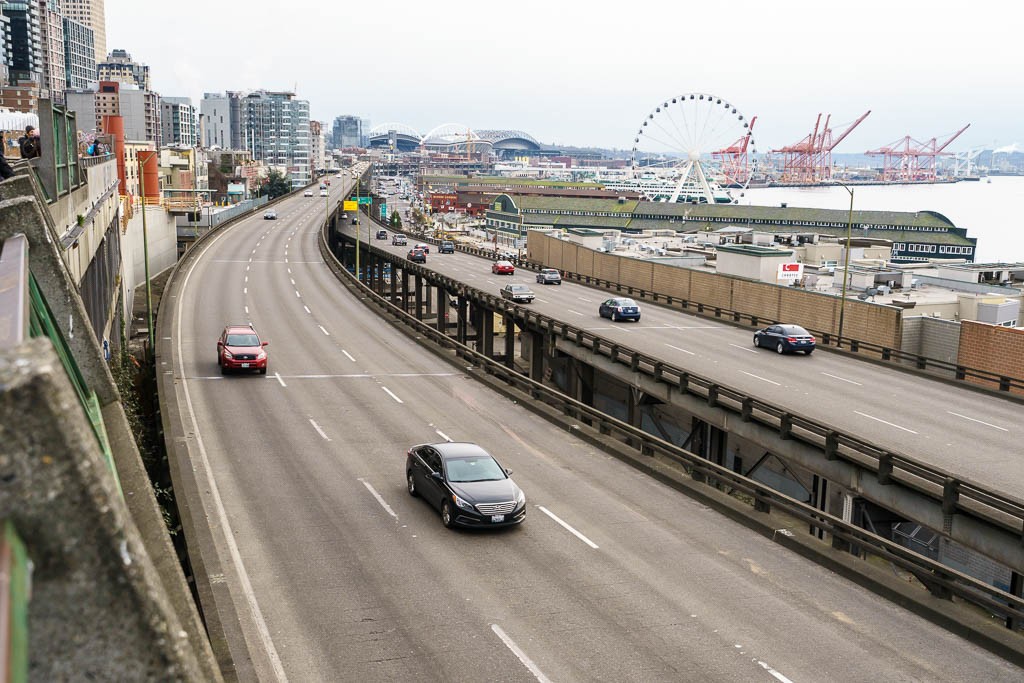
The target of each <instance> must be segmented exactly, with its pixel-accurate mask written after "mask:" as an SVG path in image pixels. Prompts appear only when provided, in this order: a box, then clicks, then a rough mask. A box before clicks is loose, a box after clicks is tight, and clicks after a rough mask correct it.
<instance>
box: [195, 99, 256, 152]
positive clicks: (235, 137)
mask: <svg viewBox="0 0 1024 683" xmlns="http://www.w3.org/2000/svg"><path fill="white" fill-rule="evenodd" d="M241 98H242V93H239V92H232V91H230V90H229V91H227V92H226V93H224V94H221V93H213V92H208V93H203V99H202V101H201V102H200V103H199V114H200V116H201V118H202V122H203V123H202V127H203V139H202V140H203V147H205V148H206V149H213V148H214V147H220V148H221V149H246V148H247V146H246V145H245V144H243V142H242V132H241V131H242V126H241V120H242V119H241V116H242V113H241V111H242V109H241Z"/></svg>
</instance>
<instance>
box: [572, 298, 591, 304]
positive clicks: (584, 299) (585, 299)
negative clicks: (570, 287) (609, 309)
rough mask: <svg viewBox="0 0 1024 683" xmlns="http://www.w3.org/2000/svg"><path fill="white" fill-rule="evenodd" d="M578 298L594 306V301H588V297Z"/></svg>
mask: <svg viewBox="0 0 1024 683" xmlns="http://www.w3.org/2000/svg"><path fill="white" fill-rule="evenodd" d="M576 298H577V299H579V300H580V301H586V302H587V303H588V304H592V303H594V300H593V299H588V298H587V297H585V296H578V297H576Z"/></svg>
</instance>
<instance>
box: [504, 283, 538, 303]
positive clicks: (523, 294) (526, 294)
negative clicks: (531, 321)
mask: <svg viewBox="0 0 1024 683" xmlns="http://www.w3.org/2000/svg"><path fill="white" fill-rule="evenodd" d="M501 296H502V298H503V299H511V300H512V301H514V302H516V303H517V304H528V303H530V302H531V301H533V297H534V294H533V290H532V289H530V288H529V287H527V286H526V285H505V286H504V287H502V289H501Z"/></svg>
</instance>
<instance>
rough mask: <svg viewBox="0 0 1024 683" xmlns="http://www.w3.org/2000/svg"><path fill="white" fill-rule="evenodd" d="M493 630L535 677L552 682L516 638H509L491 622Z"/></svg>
mask: <svg viewBox="0 0 1024 683" xmlns="http://www.w3.org/2000/svg"><path fill="white" fill-rule="evenodd" d="M491 630H492V631H494V635H496V636H498V637H499V638H501V642H503V643H505V647H507V648H508V649H509V650H511V651H512V654H514V655H515V656H516V657H517V658H518V659H519V661H520V662H522V663H523V666H525V667H526V668H527V669H529V671H530V673H532V674H533V677H534V678H536V679H537V680H538V681H540V682H541V683H551V679H550V678H548V677H547V676H545V675H544V672H543V671H541V670H540V669H538V668H537V665H536V664H534V663H533V660H532V659H530V658H529V657H527V656H526V653H525V652H523V651H522V650H521V649H520V648H519V646H518V645H516V644H515V641H514V640H512V639H511V638H509V637H508V635H507V634H506V633H505V632H504V631H502V630H501V627H500V626H498V625H497V624H491Z"/></svg>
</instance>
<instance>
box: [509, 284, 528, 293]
mask: <svg viewBox="0 0 1024 683" xmlns="http://www.w3.org/2000/svg"><path fill="white" fill-rule="evenodd" d="M508 288H509V291H512V292H525V291H526V285H509V286H508Z"/></svg>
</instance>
